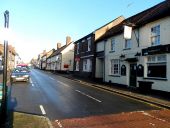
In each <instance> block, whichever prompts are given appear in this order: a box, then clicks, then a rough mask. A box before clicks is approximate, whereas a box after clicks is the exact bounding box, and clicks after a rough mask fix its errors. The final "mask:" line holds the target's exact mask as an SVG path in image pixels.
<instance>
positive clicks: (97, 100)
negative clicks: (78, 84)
mask: <svg viewBox="0 0 170 128" xmlns="http://www.w3.org/2000/svg"><path fill="white" fill-rule="evenodd" d="M75 91H76V92H78V93H80V94H82V95H84V96H87V97H89V98H90V99H93V100H95V101H97V102H100V103H101V102H102V101H101V100H98V99H96V98H94V97H92V96H90V95H88V94H85V93H84V92H81V91H79V90H75Z"/></svg>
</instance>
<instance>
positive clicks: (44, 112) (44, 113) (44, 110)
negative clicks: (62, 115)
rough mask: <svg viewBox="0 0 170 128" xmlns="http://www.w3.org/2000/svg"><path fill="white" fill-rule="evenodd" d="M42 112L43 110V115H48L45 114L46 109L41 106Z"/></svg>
mask: <svg viewBox="0 0 170 128" xmlns="http://www.w3.org/2000/svg"><path fill="white" fill-rule="evenodd" d="M40 110H41V112H42V114H43V115H46V112H45V110H44V107H43V106H42V105H40Z"/></svg>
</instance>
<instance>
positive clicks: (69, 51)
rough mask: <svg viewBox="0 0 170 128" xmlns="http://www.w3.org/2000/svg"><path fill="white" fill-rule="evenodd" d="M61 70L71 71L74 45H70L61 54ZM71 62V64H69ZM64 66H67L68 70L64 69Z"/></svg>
mask: <svg viewBox="0 0 170 128" xmlns="http://www.w3.org/2000/svg"><path fill="white" fill-rule="evenodd" d="M61 53H62V66H61V67H62V69H61V70H63V71H65V70H69V71H73V63H74V44H73V43H72V44H70V45H69V46H68V47H66V48H65V49H64V50H63V51H62V52H61ZM70 61H71V64H70ZM64 64H68V65H69V68H68V69H67V68H64Z"/></svg>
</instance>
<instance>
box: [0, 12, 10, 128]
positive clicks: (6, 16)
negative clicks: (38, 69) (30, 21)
mask: <svg viewBox="0 0 170 128" xmlns="http://www.w3.org/2000/svg"><path fill="white" fill-rule="evenodd" d="M4 19H5V23H4V28H5V29H8V28H9V11H8V10H6V11H5V12H4ZM7 58H8V40H7V39H5V40H4V63H3V95H2V113H1V121H2V122H1V124H2V125H5V124H6V122H7V64H8V63H7Z"/></svg>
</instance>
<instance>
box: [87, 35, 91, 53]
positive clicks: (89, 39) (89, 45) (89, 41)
mask: <svg viewBox="0 0 170 128" xmlns="http://www.w3.org/2000/svg"><path fill="white" fill-rule="evenodd" d="M87 42H88V51H91V37H89V38H87Z"/></svg>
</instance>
